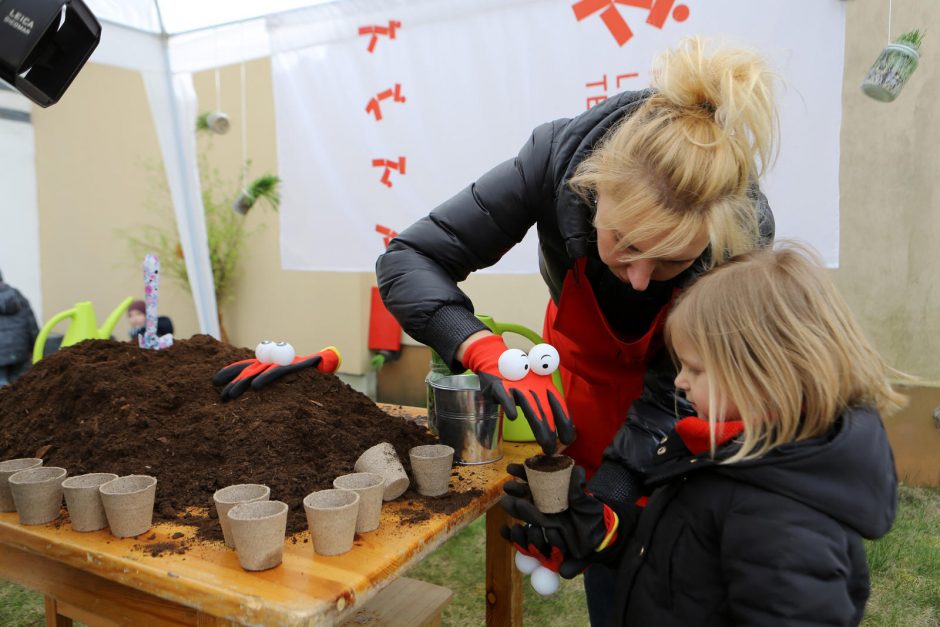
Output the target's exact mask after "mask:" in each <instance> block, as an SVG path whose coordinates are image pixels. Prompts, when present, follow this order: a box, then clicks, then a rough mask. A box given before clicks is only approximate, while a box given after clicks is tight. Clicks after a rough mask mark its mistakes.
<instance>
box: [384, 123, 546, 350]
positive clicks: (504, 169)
mask: <svg viewBox="0 0 940 627" xmlns="http://www.w3.org/2000/svg"><path fill="white" fill-rule="evenodd" d="M554 124H555V123H549V124H544V125H542V126H540V127H538V128H537V129H535V131H534V132H533V133H532V136H531V138H530V139H529V141H528V142H527V143H526V145H525V146H523V148H522V150H521V151H520V153H519V155H518V156H517V157H516V158H515V159H510V160H508V161H506V162H504V163H501V164H499V165H498V166H496V167H495V168H493V169H492V170H490V171H489V172H487V173H486V174H484V175H483V176H482V177H481V178H480V179H479V180H478V181H476V182H475V183H473V184H471V185H470V186H469V187H467V188H466V189H464V190H463V191H461V192H460V193H458V194H457V195H456V196H454V197H453V198H451V199H450V200H448V201H446V202H444V203H443V204H442V205H440V206H439V207H437V208H436V209H434V210H433V211H432V212H431V213H430V215H428V216H426V217H424V218H421V219H420V220H418V221H417V222H416V223H414V224H413V225H411V226H410V227H408V228H407V229H405V231H404V232H402V233H401V234H400V235H398V236H397V237H395V238H394V239H392V241H391V242H390V243H389V246H388V248H387V249H386V251H385V253H384V254H383V255H382V256H380V257H379V259H378V261H377V262H376V276H377V278H378V286H379V290H380V292H381V294H382V300H383V301H384V302H385V306H386V307H388V309H389V311H390V312H391V313H392V315H394V316H395V318H396V319H397V320H398V321H399V323H400V324H401V326H402V328H403V329H404V330H405V331H406V332H407V333H408V334H409V335H411V336H412V337H413V338H415V339H416V340H418V341H420V342H423V343H425V344H427V345H429V346H431V347H432V348H433V349H435V350H436V351H437V352H438V353H439V354H440V355H441V357H443V358H444V360H445V361H446V362H447V363H448V364H450V365H451V367H452V368H459V367H460V364H457V363H455V362H454V355H455V353H456V351H457V347H458V346H459V345H460V343H461V342H463V341H464V340H465V339H466V338H467V337H468V336H470V335H472V334H473V333H475V332H477V331H480V330H483V329H485V328H486V327H485V326H483V324H482V323H481V322H480V321H479V320H477V319H476V317H474V315H473V303H472V302H470V299H469V298H468V297H467V295H466V294H465V293H464V292H463V291H462V290H460V289H459V288H458V287H457V283H458V282H460V281H463V280H464V279H466V278H467V276H468V275H469V274H470V273H471V272H473V271H475V270H479V269H480V268H486V267H488V266H492V265H493V264H495V263H496V262H497V261H499V260H500V258H501V257H502V256H503V255H505V254H506V253H507V252H508V251H509V249H511V248H512V247H513V246H515V245H516V244H518V243H519V242H520V241H522V238H523V237H525V234H526V232H527V231H528V230H529V228H530V227H531V226H532V225H533V224H535V222H536V221H537V219H538V210H539V208H540V207H544V206H546V205H551V204H553V203H552V202H551V200H552V198H553V196H552V193H553V192H552V185H551V182H550V181H549V180H548V179H550V178H551V177H550V176H549V175H548V164H549V157H550V155H551V151H552V140H553V137H554ZM534 263H535V260H534V259H533V264H534ZM461 369H462V368H461Z"/></svg>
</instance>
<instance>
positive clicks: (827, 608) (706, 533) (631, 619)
mask: <svg viewBox="0 0 940 627" xmlns="http://www.w3.org/2000/svg"><path fill="white" fill-rule="evenodd" d="M666 338H667V340H668V342H669V345H670V347H671V349H672V351H673V352H674V354H675V356H676V358H677V360H678V363H679V364H680V367H681V369H680V370H679V374H678V376H677V377H676V380H675V383H676V386H677V387H678V388H679V389H680V390H682V391H683V392H684V394H685V397H686V399H687V400H688V401H689V403H690V404H691V405H692V408H693V409H694V410H695V412H696V415H695V416H689V417H685V418H682V419H681V420H679V421H678V422H677V424H676V427H675V429H674V431H673V432H672V433H670V434H669V435H667V436H666V437H664V438H663V440H662V442H661V443H660V445H659V448H658V449H657V450H656V455H655V460H654V461H653V462H652V463H651V465H650V467H649V468H647V470H646V473H645V484H646V486H647V488H648V489H652V494H651V495H650V496H649V500H648V502H647V503H646V505H645V507H644V508H642V513H639V519H638V522H637V523H636V526H635V528H630V529H629V530H627V529H622V530H621V532H622V535H623V536H624V537H622V538H621V540H620V542H617V541H614V542H613V543H612V546H610V547H609V548H607V549H606V551H602V553H604V552H606V553H607V555H606V556H604V557H601V556H599V555H596V556H590V559H598V558H600V559H606V560H607V561H610V560H613V559H615V558H618V557H619V559H620V562H619V571H618V573H617V582H618V588H617V594H616V595H615V596H614V597H612V598H611V603H613V604H615V607H614V612H613V613H614V616H613V619H612V620H611V624H617V625H621V624H623V625H683V626H685V625H701V624H709V625H726V624H727V625H730V624H735V625H780V624H800V625H857V624H858V623H859V622H860V621H861V618H862V613H863V610H864V607H865V601H866V599H867V598H868V593H869V583H870V582H869V579H868V568H867V566H866V561H865V550H864V547H863V545H862V538H863V537H864V538H878V537H881V536H883V535H884V534H885V533H887V532H888V530H889V529H890V528H891V525H892V523H893V520H894V514H895V509H896V506H897V477H896V475H895V468H894V459H893V456H892V454H891V448H890V446H889V444H888V439H887V437H886V434H885V431H884V428H883V426H882V423H881V415H882V414H885V415H887V414H889V413H891V412H893V411H894V410H896V409H897V408H898V407H900V406H901V405H902V404H903V401H904V397H903V396H901V395H899V394H897V393H896V392H895V391H893V390H892V388H891V386H890V384H889V383H888V380H887V371H888V369H887V367H886V366H885V364H884V362H883V360H882V359H881V358H880V357H879V355H878V354H877V353H876V352H875V350H874V349H873V348H872V346H871V344H869V343H868V341H867V340H866V339H865V337H864V336H863V334H862V332H861V331H860V329H859V328H858V325H857V324H856V322H855V321H854V319H853V317H852V314H851V313H850V312H849V310H848V307H847V306H846V305H845V302H844V301H843V300H842V298H841V297H840V295H839V294H838V292H837V291H836V289H835V287H834V286H833V284H832V282H831V281H830V280H829V277H828V276H827V274H826V271H825V269H824V268H823V267H822V266H821V264H820V263H819V261H818V260H816V259H815V258H814V256H811V255H810V254H809V253H808V252H807V251H806V250H805V249H799V248H795V247H792V246H791V247H786V248H781V249H779V250H777V251H761V252H754V253H750V254H747V255H743V256H741V257H738V258H735V259H733V260H732V261H731V262H729V263H726V264H724V265H722V266H721V267H720V268H717V269H715V270H714V271H712V272H710V273H708V274H707V275H705V276H704V277H703V278H701V279H700V280H699V281H698V282H696V283H695V285H693V286H692V287H691V288H690V289H689V290H688V291H687V292H686V293H684V294H683V295H682V296H681V297H680V298H679V299H678V302H677V303H676V305H675V306H674V308H673V310H672V312H671V313H670V315H669V319H668V321H667V322H666ZM578 498H580V499H582V500H583V499H586V498H589V497H588V496H587V495H583V493H582V496H580V497H578ZM576 501H577V499H576ZM515 505H519V503H515ZM515 509H516V510H518V509H519V508H518V507H516V508H515ZM576 509H580V510H583V509H584V508H583V507H581V508H576ZM522 510H523V511H522V512H521V514H522V516H523V517H524V518H527V519H528V520H529V521H530V522H533V523H535V524H537V525H539V526H540V527H542V528H547V529H554V530H560V529H561V528H562V527H563V526H564V525H569V526H572V528H573V526H574V525H575V524H581V525H584V519H583V518H582V519H578V518H576V517H575V516H573V515H572V514H568V513H566V514H561V515H558V516H554V517H553V516H547V517H546V516H543V517H542V518H538V517H537V516H531V515H530V514H531V512H526V511H525V510H526V507H525V506H523V507H522ZM638 511H639V510H638ZM517 513H520V512H517ZM576 520H578V523H575V522H574V521H576ZM624 527H625V526H624ZM558 535H559V534H557V533H555V532H554V531H553V532H552V534H549V536H550V537H554V538H555V540H556V541H555V545H556V546H559V548H560V549H561V550H562V551H564V552H566V553H568V554H572V555H573V553H572V548H573V547H574V545H573V544H566V543H565V542H564V541H562V540H558ZM582 555H586V554H582ZM563 572H564V570H563Z"/></svg>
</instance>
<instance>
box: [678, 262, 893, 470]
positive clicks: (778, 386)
mask: <svg viewBox="0 0 940 627" xmlns="http://www.w3.org/2000/svg"><path fill="white" fill-rule="evenodd" d="M680 334H681V336H682V337H684V338H687V340H688V341H689V343H690V345H691V346H692V347H693V348H694V349H695V350H696V352H697V353H698V355H699V357H700V358H701V359H702V362H703V366H704V369H705V373H706V374H707V376H708V393H709V405H710V406H709V408H708V416H709V420H710V422H711V423H712V433H713V434H714V432H715V422H717V421H719V420H721V419H722V418H723V416H724V415H725V413H726V410H727V407H728V405H729V401H730V402H732V403H734V405H735V406H736V407H737V410H738V412H739V413H740V416H741V420H743V422H744V437H743V443H742V445H741V447H740V449H739V450H738V451H737V452H736V453H735V454H734V455H733V456H732V457H730V458H729V459H728V460H727V462H728V463H730V462H734V461H740V460H745V459H754V458H757V457H760V456H762V455H764V454H765V453H766V452H767V451H768V450H770V449H771V448H773V447H775V446H779V445H781V444H784V443H786V442H791V441H794V440H804V439H807V438H813V437H818V436H821V435H823V434H824V433H826V431H827V430H828V429H829V427H830V426H831V425H832V423H833V422H834V421H835V420H836V418H837V417H838V416H839V414H840V413H842V411H843V410H845V409H846V408H848V407H853V406H860V405H867V406H872V407H877V408H878V409H879V410H880V411H881V412H882V414H883V415H889V414H890V413H892V412H894V411H895V410H897V409H898V408H900V407H902V406H903V405H904V402H905V397H904V396H903V395H901V394H898V393H897V392H895V391H894V390H893V389H892V388H891V385H890V384H889V383H888V378H887V373H888V370H889V368H888V367H887V366H886V365H885V362H884V360H882V358H881V357H880V356H879V355H878V353H877V352H876V351H875V349H874V348H873V347H872V346H871V344H869V342H868V341H867V340H866V339H865V336H864V335H863V334H862V331H861V329H860V328H859V326H858V324H857V323H856V322H855V320H854V318H853V316H852V314H851V312H850V311H849V308H848V306H847V305H846V304H845V301H844V300H843V299H842V297H841V296H840V294H839V292H838V291H837V290H836V288H835V285H834V284H833V283H832V281H831V280H830V278H829V276H828V275H827V274H826V270H825V268H824V267H823V266H822V264H821V262H820V261H819V259H818V257H817V256H816V255H815V253H813V252H812V251H811V250H810V249H808V248H807V247H805V246H800V245H797V244H793V243H790V244H787V245H783V246H778V248H777V249H776V250H763V251H757V252H752V253H748V254H745V255H742V256H739V257H735V258H733V259H731V260H729V261H728V262H726V263H725V264H723V265H722V266H721V267H719V268H716V269H714V270H712V271H711V272H709V273H707V274H705V275H703V276H702V277H701V278H700V279H699V280H698V281H696V282H695V284H694V285H693V286H692V287H690V288H689V289H688V290H687V291H686V292H685V293H684V294H682V295H681V296H680V297H679V299H678V300H677V302H676V304H675V306H674V307H673V310H672V312H671V313H670V315H669V319H668V320H667V322H666V339H667V342H669V344H670V346H671V345H672V340H673V338H674V337H676V336H679V335H680ZM702 409H703V408H699V410H700V411H701V410H702ZM712 453H713V454H714V438H713V441H712Z"/></svg>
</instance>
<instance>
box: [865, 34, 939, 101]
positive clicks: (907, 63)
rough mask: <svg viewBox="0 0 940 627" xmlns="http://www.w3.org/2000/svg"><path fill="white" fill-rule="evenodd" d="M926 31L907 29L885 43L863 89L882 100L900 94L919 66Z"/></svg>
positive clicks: (876, 98)
mask: <svg viewBox="0 0 940 627" xmlns="http://www.w3.org/2000/svg"><path fill="white" fill-rule="evenodd" d="M923 39H924V33H923V32H921V31H920V30H918V29H914V30H912V31H910V32H907V33H904V34H903V35H901V36H900V37H898V38H897V39H896V40H894V43H890V44H888V45H887V46H885V49H884V50H882V51H881V54H880V55H878V58H877V59H876V60H875V63H874V64H873V65H872V66H871V69H870V70H868V75H867V76H866V77H865V80H864V81H863V82H862V91H863V92H865V94H866V95H868V96H870V97H872V98H874V99H875V100H878V101H880V102H891V101H892V100H894V99H895V98H897V97H898V94H899V93H901V89H902V88H903V87H904V84H905V83H906V82H907V80H908V79H909V78H910V77H911V74H913V73H914V70H915V69H917V62H918V61H919V60H920V44H921V42H922V41H923Z"/></svg>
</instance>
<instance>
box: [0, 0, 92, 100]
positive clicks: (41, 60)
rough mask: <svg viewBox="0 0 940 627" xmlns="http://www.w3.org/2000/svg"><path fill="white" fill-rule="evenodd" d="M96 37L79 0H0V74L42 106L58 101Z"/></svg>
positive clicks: (81, 64)
mask: <svg viewBox="0 0 940 627" xmlns="http://www.w3.org/2000/svg"><path fill="white" fill-rule="evenodd" d="M100 39H101V24H99V23H98V20H97V19H95V16H94V15H92V13H91V11H90V10H89V9H88V7H87V6H85V4H84V3H83V2H82V0H0V78H2V79H3V80H4V81H6V82H7V83H9V84H10V85H12V86H13V88H14V89H16V90H17V91H18V92H20V93H21V94H23V95H24V96H26V97H27V98H29V99H30V100H32V101H33V102H35V103H36V104H38V105H39V106H41V107H48V106H49V105H52V104H55V103H56V102H58V101H59V98H61V97H62V94H64V93H65V90H66V89H67V88H68V86H69V85H70V84H71V83H72V80H73V79H74V78H75V76H77V75H78V71H79V70H81V69H82V66H83V65H85V62H86V61H88V57H90V56H91V53H92V51H94V49H95V48H96V47H97V46H98V41H99V40H100Z"/></svg>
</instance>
